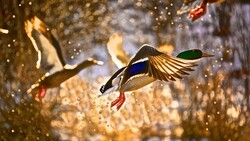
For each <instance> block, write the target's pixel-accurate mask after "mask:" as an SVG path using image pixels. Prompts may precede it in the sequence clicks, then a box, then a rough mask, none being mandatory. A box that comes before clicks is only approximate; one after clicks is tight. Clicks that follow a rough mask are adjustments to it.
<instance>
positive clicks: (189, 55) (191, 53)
mask: <svg viewBox="0 0 250 141" xmlns="http://www.w3.org/2000/svg"><path fill="white" fill-rule="evenodd" d="M211 56H213V55H210V54H206V53H203V52H202V51H201V50H199V49H192V50H187V51H184V52H181V53H180V54H178V55H177V57H178V58H181V59H188V60H194V59H199V58H202V57H211Z"/></svg>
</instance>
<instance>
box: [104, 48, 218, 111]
mask: <svg viewBox="0 0 250 141" xmlns="http://www.w3.org/2000/svg"><path fill="white" fill-rule="evenodd" d="M210 56H213V55H210V54H206V53H203V52H202V51H200V50H198V49H194V50H188V51H185V52H182V53H180V54H179V55H177V57H171V56H169V55H167V54H165V53H163V52H161V51H159V50H157V49H155V48H154V47H151V46H149V45H143V46H142V47H141V48H140V49H139V51H138V52H137V53H136V54H135V56H134V57H133V58H132V59H131V60H130V62H129V63H128V65H127V66H125V67H123V68H121V69H119V70H118V71H117V72H115V73H114V74H113V76H111V78H110V79H109V80H108V81H107V83H106V84H105V85H103V86H102V87H101V88H100V92H101V93H102V94H101V95H99V97H100V96H103V95H107V94H109V93H111V92H113V91H119V92H120V95H119V97H118V98H117V99H116V100H114V101H113V102H112V103H111V107H113V106H115V105H116V106H117V110H119V109H120V108H121V107H122V105H123V103H124V102H125V99H126V98H125V95H124V93H125V92H128V91H134V90H137V89H139V88H142V87H144V86H146V85H148V84H149V83H151V82H153V81H156V80H157V79H158V80H162V81H166V82H168V81H175V79H181V78H182V76H184V75H188V73H187V72H188V71H193V69H192V67H194V66H197V62H198V61H199V59H200V58H202V57H210Z"/></svg>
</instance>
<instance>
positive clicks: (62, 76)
mask: <svg viewBox="0 0 250 141" xmlns="http://www.w3.org/2000/svg"><path fill="white" fill-rule="evenodd" d="M102 64H103V63H102V62H101V61H97V60H94V59H92V58H89V59H87V60H85V61H83V62H81V63H80V64H78V65H77V66H75V67H74V68H70V69H63V70H60V71H57V72H55V73H53V74H51V75H46V74H45V75H44V76H43V77H41V78H40V79H39V80H37V82H36V83H35V84H33V85H32V86H31V88H30V89H28V91H27V92H28V93H29V94H30V93H35V94H36V97H35V99H36V100H39V99H40V98H43V97H44V96H45V94H46V90H47V89H48V88H55V87H59V86H60V84H61V83H63V82H64V81H66V80H68V79H69V78H71V77H73V76H75V75H76V74H77V73H79V72H80V71H81V70H83V69H84V68H87V67H90V66H93V65H102Z"/></svg>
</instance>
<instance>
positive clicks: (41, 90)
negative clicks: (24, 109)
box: [35, 86, 46, 101]
mask: <svg viewBox="0 0 250 141" xmlns="http://www.w3.org/2000/svg"><path fill="white" fill-rule="evenodd" d="M45 94H46V88H45V87H44V86H41V89H40V91H39V92H38V93H37V94H36V98H35V99H36V101H39V99H40V98H43V97H44V96H45Z"/></svg>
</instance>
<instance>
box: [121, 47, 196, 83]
mask: <svg viewBox="0 0 250 141" xmlns="http://www.w3.org/2000/svg"><path fill="white" fill-rule="evenodd" d="M197 61H198V60H185V59H180V58H175V57H171V56H169V55H167V54H164V53H162V52H160V51H158V50H157V49H155V48H153V47H151V46H149V45H143V46H142V47H141V48H140V50H139V51H138V52H137V54H136V55H135V56H134V57H133V58H132V60H131V61H130V62H129V64H128V67H127V68H126V70H125V72H124V77H123V79H122V84H124V83H125V82H126V81H127V80H128V79H129V78H130V77H131V76H130V75H131V72H130V71H131V70H134V68H135V67H137V66H138V64H141V62H145V63H146V64H148V65H147V67H145V69H147V73H148V75H149V76H152V77H154V78H156V79H159V80H163V81H175V78H179V79H181V78H182V77H181V76H183V75H188V73H187V71H193V69H192V68H191V67H194V66H197V64H196V62H197ZM143 73H145V71H143Z"/></svg>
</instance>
